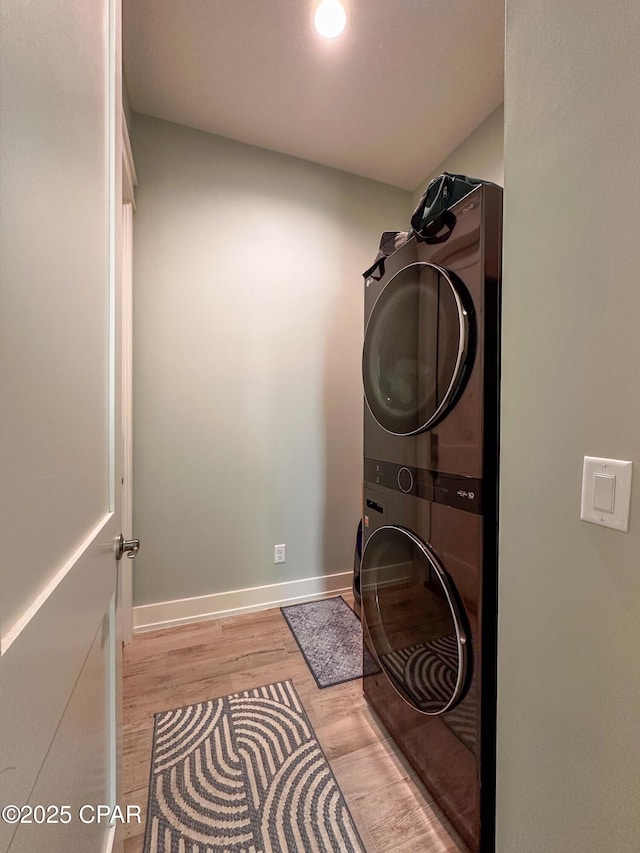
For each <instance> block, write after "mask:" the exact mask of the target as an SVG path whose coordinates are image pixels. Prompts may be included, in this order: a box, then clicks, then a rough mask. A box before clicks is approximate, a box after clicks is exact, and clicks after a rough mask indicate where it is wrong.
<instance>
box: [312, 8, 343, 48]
mask: <svg viewBox="0 0 640 853" xmlns="http://www.w3.org/2000/svg"><path fill="white" fill-rule="evenodd" d="M313 23H314V24H315V27H316V30H317V31H318V33H319V34H320V35H321V36H322V38H325V39H334V38H336V36H339V35H340V33H341V32H342V31H343V30H344V27H345V24H346V23H347V15H346V12H345V11H344V6H343V5H342V3H340V2H339V0H322V3H321V4H320V5H319V6H318V8H317V9H316V14H315V15H314V18H313Z"/></svg>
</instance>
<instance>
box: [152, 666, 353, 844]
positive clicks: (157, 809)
mask: <svg viewBox="0 0 640 853" xmlns="http://www.w3.org/2000/svg"><path fill="white" fill-rule="evenodd" d="M144 851H145V853H222V851H224V853H306V851H319V853H328V851H341V853H342V851H344V853H364V847H363V845H362V842H361V840H360V837H359V835H358V832H357V830H356V827H355V824H354V822H353V819H352V817H351V815H350V813H349V810H348V808H347V805H346V803H345V801H344V797H343V796H342V792H341V791H340V789H339V787H338V784H337V782H336V780H335V778H334V776H333V773H332V772H331V769H330V767H329V765H328V763H327V761H326V759H325V757H324V754H323V753H322V750H321V748H320V745H319V744H318V741H317V739H316V736H315V733H314V731H313V729H312V727H311V724H310V723H309V720H308V719H307V715H306V714H305V712H304V709H303V708H302V705H301V704H300V699H299V698H298V696H297V694H296V692H295V690H294V688H293V685H292V684H291V682H290V681H284V682H279V683H278V684H270V685H268V686H266V687H259V688H256V689H254V690H245V691H244V692H242V693H234V694H233V695H231V696H224V697H223V698H221V699H212V700H211V701H208V702H202V703H200V704H197V705H188V706H187V707H185V708H178V709H177V710H175V711H167V712H165V713H162V714H156V717H155V729H154V740H153V755H152V765H151V780H150V786H149V808H148V813H147V826H146V833H145V843H144Z"/></svg>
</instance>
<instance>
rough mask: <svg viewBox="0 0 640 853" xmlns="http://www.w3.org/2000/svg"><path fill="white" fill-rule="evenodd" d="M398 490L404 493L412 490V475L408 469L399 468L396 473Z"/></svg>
mask: <svg viewBox="0 0 640 853" xmlns="http://www.w3.org/2000/svg"><path fill="white" fill-rule="evenodd" d="M398 488H399V489H400V491H401V492H405V493H406V492H410V491H411V490H412V489H413V474H412V473H411V471H410V470H409V469H408V468H401V469H400V470H399V471H398Z"/></svg>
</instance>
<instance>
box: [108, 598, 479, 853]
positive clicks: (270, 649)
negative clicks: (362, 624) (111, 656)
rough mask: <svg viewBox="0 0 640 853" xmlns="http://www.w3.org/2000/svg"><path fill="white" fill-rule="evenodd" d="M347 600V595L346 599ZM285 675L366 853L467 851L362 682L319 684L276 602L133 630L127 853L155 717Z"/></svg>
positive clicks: (127, 711)
mask: <svg viewBox="0 0 640 853" xmlns="http://www.w3.org/2000/svg"><path fill="white" fill-rule="evenodd" d="M345 599H346V600H347V603H348V604H349V605H351V606H352V604H353V602H352V600H349V598H348V597H347V596H345ZM288 678H289V679H291V680H292V681H293V684H294V686H295V688H296V691H297V692H298V695H299V696H300V699H301V701H302V703H303V705H304V707H305V710H306V712H307V714H308V715H309V718H310V720H311V723H312V725H313V727H314V729H315V732H316V735H317V736H318V740H319V741H320V744H321V746H322V748H323V750H324V752H325V755H326V756H327V759H328V761H329V763H330V765H331V767H332V769H333V772H334V773H335V776H336V778H337V780H338V784H339V785H340V787H341V788H342V792H343V794H344V796H345V799H346V801H347V803H348V805H349V809H350V810H351V813H352V815H353V818H354V820H355V822H356V825H357V827H358V830H359V832H360V835H361V837H362V840H363V842H364V845H365V847H366V849H367V853H401V851H406V853H454V851H460V850H464V847H463V845H462V843H461V842H460V840H459V838H458V836H457V835H456V833H455V832H454V830H453V829H452V828H451V827H450V825H449V824H448V823H447V821H446V820H445V819H444V818H443V816H442V815H441V813H440V812H439V810H438V809H437V807H436V806H435V805H434V804H433V802H432V801H431V798H430V796H429V794H428V793H427V791H426V790H425V789H424V787H423V786H422V785H421V783H420V782H419V780H418V779H417V778H416V776H415V774H414V773H413V770H412V769H411V767H410V766H409V765H408V764H407V763H406V761H405V759H404V758H403V756H402V755H401V754H400V752H399V751H398V750H397V748H396V746H395V744H394V743H393V741H392V740H391V739H390V738H389V735H388V734H387V732H386V730H385V729H384V727H383V726H382V724H381V723H380V722H379V720H378V719H377V717H376V716H375V714H374V713H373V712H372V711H371V709H370V708H369V706H368V704H367V702H366V701H365V699H364V697H363V695H362V683H361V681H360V680H355V681H351V682H348V683H346V684H340V685H337V686H335V687H327V688H324V689H323V690H320V689H319V688H318V687H317V686H316V683H315V681H314V679H313V676H312V675H311V673H310V672H309V669H308V667H307V665H306V663H305V661H304V658H303V657H302V654H301V653H300V650H299V649H298V646H297V644H296V641H295V640H294V638H293V635H292V634H291V631H290V630H289V627H288V626H287V623H286V622H285V620H284V618H283V616H282V614H281V613H280V610H279V609H274V610H263V611H260V612H257V613H246V614H243V615H241V616H230V617H228V618H226V619H218V620H215V621H209V622H199V623H196V624H193V625H184V626H181V627H178V628H172V629H168V630H164V631H156V632H153V633H147V634H141V635H138V636H137V637H136V638H135V639H134V641H133V643H131V644H130V645H129V646H126V647H125V651H124V691H123V693H124V714H123V723H124V731H123V764H124V767H123V792H124V798H123V802H121V803H120V805H121V806H126V805H128V804H132V805H139V806H141V807H142V814H143V822H142V824H141V825H136V824H131V825H129V826H126V827H125V828H124V829H123V831H122V835H121V836H120V838H121V840H123V841H124V853H142V848H143V840H144V820H145V819H146V807H147V793H148V789H147V786H148V783H149V770H150V762H151V741H152V735H153V715H154V714H155V713H157V712H158V711H167V710H169V709H171V708H178V707H181V706H183V705H189V704H191V703H193V702H201V701H203V700H206V699H213V698H216V697H219V696H225V695H227V694H229V693H235V692H237V691H239V690H247V689H249V688H251V687H259V686H261V685H263V684H270V683H271V682H274V681H284V680H286V679H288Z"/></svg>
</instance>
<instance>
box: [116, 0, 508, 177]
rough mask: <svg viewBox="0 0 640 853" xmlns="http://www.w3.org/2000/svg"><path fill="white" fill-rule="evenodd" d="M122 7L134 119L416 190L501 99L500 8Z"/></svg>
mask: <svg viewBox="0 0 640 853" xmlns="http://www.w3.org/2000/svg"><path fill="white" fill-rule="evenodd" d="M317 2H318V0H124V4H123V5H124V65H125V74H126V80H127V85H128V89H129V96H130V99H131V105H132V107H133V109H134V110H135V111H136V112H141V113H147V114H148V115H152V116H156V117H157V118H162V119H166V120H167V121H172V122H177V123H178V124H184V125H188V126H189V127H194V128H198V129H200V130H205V131H208V132H210V133H215V134H219V135H220V136H226V137H229V138H231V139H236V140H239V141H240V142H247V143H250V144H251V145H258V146H260V147H262V148H269V149H271V150H274V151H280V152H282V153H284V154H290V155H293V156H295V157H302V158H304V159H306V160H312V161H314V162H316V163H322V164H324V165H327V166H332V167H334V168H337V169H344V170H345V171H348V172H353V173H355V174H357V175H363V176H365V177H368V178H374V179H376V180H379V181H384V182H385V183H389V184H394V185H395V186H398V187H403V188H404V189H409V190H413V189H415V188H416V187H417V186H418V185H419V184H420V182H421V181H423V180H424V178H425V177H426V176H427V175H428V174H429V173H430V172H431V171H433V169H435V167H436V166H437V165H438V164H439V163H440V162H441V161H442V160H443V159H444V158H445V157H446V155H447V154H448V153H450V152H451V151H452V150H453V149H454V148H455V147H456V146H457V145H459V144H460V142H462V140H463V139H465V138H466V137H467V136H468V135H469V133H471V131H473V130H474V129H475V128H476V127H477V126H478V125H479V124H480V123H481V122H482V121H483V119H484V118H486V116H488V115H489V113H491V112H492V110H494V109H495V108H496V107H497V106H498V105H499V104H500V103H501V101H502V95H503V54H504V0H343V3H344V5H345V7H346V9H347V15H348V21H347V28H346V30H345V32H344V34H343V35H342V36H341V37H340V38H338V39H336V40H334V41H326V40H324V39H321V38H320V37H319V36H317V35H316V33H315V31H314V29H313V23H312V20H313V12H314V10H315V7H316V5H317Z"/></svg>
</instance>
